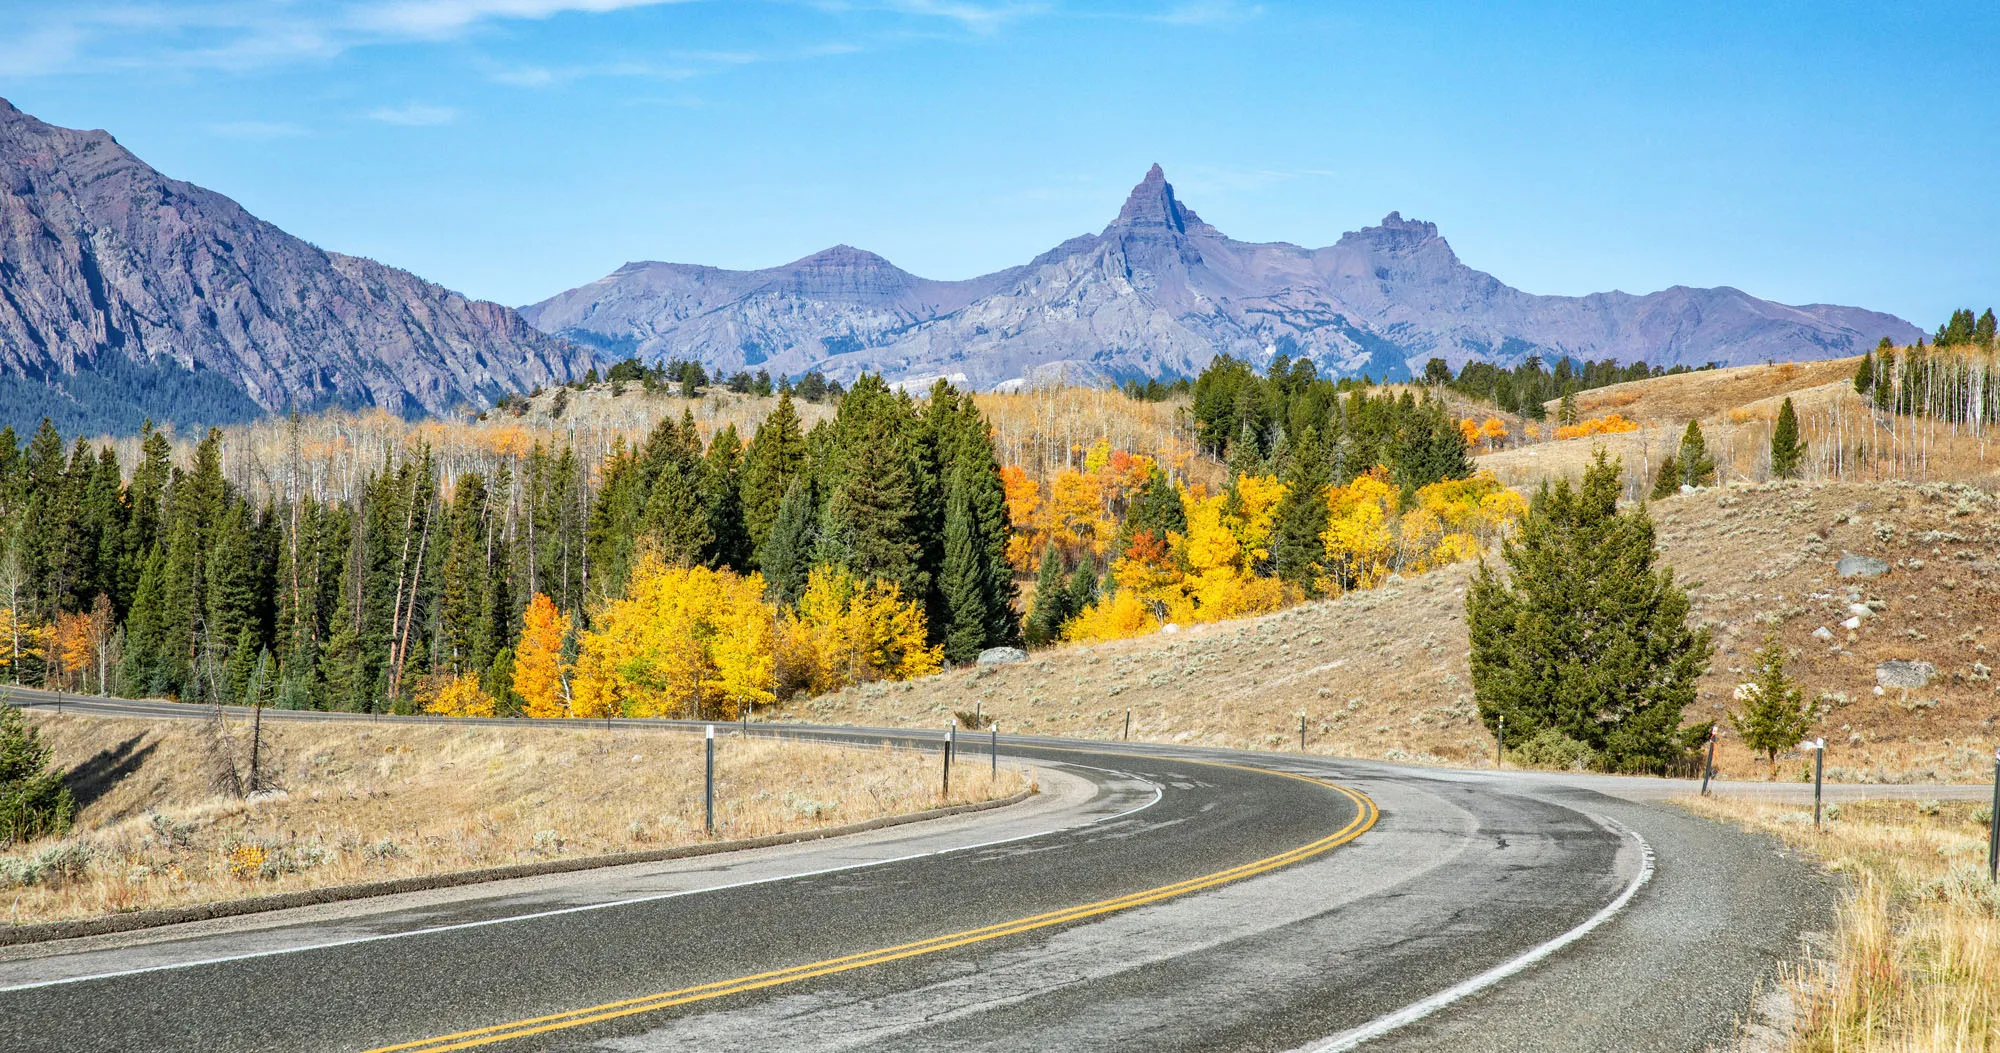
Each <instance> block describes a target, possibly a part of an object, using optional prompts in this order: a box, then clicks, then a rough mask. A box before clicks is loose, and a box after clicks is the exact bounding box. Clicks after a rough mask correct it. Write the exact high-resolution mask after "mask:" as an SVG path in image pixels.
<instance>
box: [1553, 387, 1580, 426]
mask: <svg viewBox="0 0 2000 1053" xmlns="http://www.w3.org/2000/svg"><path fill="white" fill-rule="evenodd" d="M1556 423H1558V424H1575V423H1576V392H1574V391H1565V392H1563V397H1562V402H1561V403H1559V404H1558V405H1557V406H1556Z"/></svg>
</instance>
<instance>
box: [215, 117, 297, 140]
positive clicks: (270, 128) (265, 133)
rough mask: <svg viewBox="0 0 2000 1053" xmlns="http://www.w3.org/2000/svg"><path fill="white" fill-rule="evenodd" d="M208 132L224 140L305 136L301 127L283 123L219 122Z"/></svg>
mask: <svg viewBox="0 0 2000 1053" xmlns="http://www.w3.org/2000/svg"><path fill="white" fill-rule="evenodd" d="M208 130H209V131H210V132H211V133H213V134H215V135H220V136H222V137H223V138H225V139H290V138H294V137H296V136H300V135H304V134H306V130H305V129H304V128H303V127H300V126H299V125H296V124H291V123H288V122H285V121H221V122H219V123H216V124H211V125H209V126H208Z"/></svg>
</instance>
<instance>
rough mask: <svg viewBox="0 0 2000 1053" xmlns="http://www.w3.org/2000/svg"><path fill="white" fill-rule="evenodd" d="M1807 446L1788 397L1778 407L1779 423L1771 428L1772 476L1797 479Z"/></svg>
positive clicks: (1797, 417)
mask: <svg viewBox="0 0 2000 1053" xmlns="http://www.w3.org/2000/svg"><path fill="white" fill-rule="evenodd" d="M1805 455H1806V444H1805V442H1804V441H1803V440H1802V439H1800V438H1799V416H1798V412H1797V411H1796V410H1794V409H1792V400H1791V397H1790V396H1789V395H1788V396H1786V397H1785V401H1784V403H1783V404H1782V405H1780V406H1779V407H1778V422H1777V424H1776V425H1774V426H1773V427H1772V428H1771V474H1772V475H1774V476H1776V477H1778V478H1780V479H1796V478H1798V477H1799V472H1800V471H1801V470H1802V467H1803V462H1804V460H1805Z"/></svg>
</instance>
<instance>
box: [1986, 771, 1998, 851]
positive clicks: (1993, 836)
mask: <svg viewBox="0 0 2000 1053" xmlns="http://www.w3.org/2000/svg"><path fill="white" fill-rule="evenodd" d="M1990 815H1991V828H1990V829H1989V830H1988V831H1987V840H1986V877H1987V880H1989V881H1996V882H2000V746H1995V747H1993V811H1992V812H1991V813H1990Z"/></svg>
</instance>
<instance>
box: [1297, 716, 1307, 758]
mask: <svg viewBox="0 0 2000 1053" xmlns="http://www.w3.org/2000/svg"><path fill="white" fill-rule="evenodd" d="M1305 751H1306V715H1305V713H1303V712H1301V713H1300V714H1299V752H1300V753H1304V752H1305Z"/></svg>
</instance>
